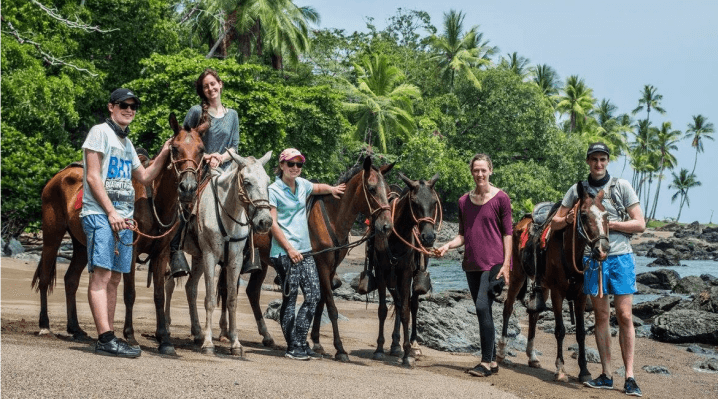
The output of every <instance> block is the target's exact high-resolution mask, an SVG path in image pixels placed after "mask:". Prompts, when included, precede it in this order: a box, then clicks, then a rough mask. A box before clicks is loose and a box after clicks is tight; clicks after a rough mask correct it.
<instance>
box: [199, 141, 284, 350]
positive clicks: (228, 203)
mask: <svg viewBox="0 0 718 399" xmlns="http://www.w3.org/2000/svg"><path fill="white" fill-rule="evenodd" d="M229 154H230V155H231V156H232V159H233V161H234V162H232V164H231V165H230V166H229V167H228V168H227V170H225V171H223V172H222V173H221V174H219V175H217V176H213V177H212V179H211V180H210V182H209V185H210V187H209V188H205V189H204V190H203V191H201V193H200V194H199V195H200V198H199V202H198V204H199V208H198V209H197V217H196V219H194V218H193V220H194V221H193V222H192V223H191V225H192V228H193V230H194V231H195V232H197V233H195V234H192V236H193V238H196V239H197V249H198V251H196V252H195V253H192V273H190V277H189V280H188V281H187V284H186V285H185V291H186V293H187V301H188V303H189V310H190V319H191V333H192V335H193V336H194V340H195V342H197V343H200V342H201V343H202V352H204V353H208V354H213V353H214V344H213V343H212V315H213V313H214V306H215V290H214V289H215V287H214V273H215V265H216V264H218V263H221V264H222V268H223V273H222V274H223V277H221V278H220V281H223V282H224V284H225V286H226V289H223V290H221V291H222V292H223V294H226V296H227V298H225V300H224V302H223V304H224V307H226V311H227V312H226V313H227V319H228V324H229V325H228V326H225V325H223V324H226V321H225V322H224V323H222V322H220V325H222V328H223V329H226V331H224V332H222V333H221V334H220V336H226V337H227V338H228V339H229V341H230V345H231V346H230V350H231V353H232V354H233V355H239V356H242V354H243V350H242V345H241V344H240V343H239V338H238V334H237V288H238V287H237V285H236V284H237V281H238V279H239V274H240V271H241V270H242V262H243V251H244V247H245V245H247V241H248V239H250V241H251V237H250V234H252V231H256V232H257V233H258V234H265V235H266V234H267V233H269V229H270V228H271V227H272V215H271V214H270V213H269V209H270V206H269V193H268V191H267V186H269V176H267V172H266V171H265V170H264V165H265V164H266V163H267V162H268V161H269V159H270V158H271V156H272V152H271V151H269V152H267V153H266V154H264V156H263V157H262V158H260V159H258V160H257V159H255V158H254V157H247V158H245V157H240V156H239V155H236V154H234V151H229ZM250 245H251V244H250ZM187 247H191V246H186V247H185V248H187ZM202 275H204V281H205V288H206V293H205V300H204V306H205V326H204V332H203V331H202V329H201V328H200V324H199V315H198V314H197V286H198V284H199V279H200V277H201V276H202ZM224 315H225V312H222V316H223V317H224Z"/></svg>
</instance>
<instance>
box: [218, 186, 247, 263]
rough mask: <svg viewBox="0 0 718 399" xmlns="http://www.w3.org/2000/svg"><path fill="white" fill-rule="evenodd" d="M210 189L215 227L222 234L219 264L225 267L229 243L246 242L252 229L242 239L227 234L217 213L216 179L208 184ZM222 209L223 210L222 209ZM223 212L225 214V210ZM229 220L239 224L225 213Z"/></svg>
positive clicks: (227, 259) (227, 260) (227, 261)
mask: <svg viewBox="0 0 718 399" xmlns="http://www.w3.org/2000/svg"><path fill="white" fill-rule="evenodd" d="M210 187H212V194H214V212H215V214H216V215H217V227H219V232H220V234H222V240H223V241H224V258H223V260H222V261H221V262H220V266H222V267H225V266H227V265H228V264H229V243H230V242H239V241H243V240H246V239H247V237H249V235H250V234H252V227H251V226H250V227H249V233H248V234H247V235H245V236H244V237H231V236H229V235H228V234H227V230H226V229H225V228H224V223H222V217H221V216H220V213H219V196H218V195H217V181H216V179H213V180H212V181H211V183H210ZM222 209H224V208H222ZM225 212H227V211H226V210H225ZM227 215H228V216H229V218H230V219H232V220H233V221H235V222H236V223H237V224H241V223H240V222H237V221H236V220H235V219H234V218H233V217H232V215H229V213H227Z"/></svg>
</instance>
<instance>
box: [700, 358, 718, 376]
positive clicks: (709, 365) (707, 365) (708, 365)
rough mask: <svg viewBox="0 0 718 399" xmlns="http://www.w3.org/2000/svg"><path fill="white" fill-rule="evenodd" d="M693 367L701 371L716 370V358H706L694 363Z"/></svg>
mask: <svg viewBox="0 0 718 399" xmlns="http://www.w3.org/2000/svg"><path fill="white" fill-rule="evenodd" d="M695 368H696V369H698V370H701V371H707V372H711V373H716V372H718V359H717V358H712V359H708V360H703V361H700V362H698V363H696V365H695Z"/></svg>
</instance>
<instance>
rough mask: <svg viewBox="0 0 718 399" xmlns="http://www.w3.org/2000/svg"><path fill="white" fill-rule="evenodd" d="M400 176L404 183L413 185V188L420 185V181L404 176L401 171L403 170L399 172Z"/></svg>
mask: <svg viewBox="0 0 718 399" xmlns="http://www.w3.org/2000/svg"><path fill="white" fill-rule="evenodd" d="M399 178H400V179H401V180H402V181H403V182H404V183H406V185H407V186H409V187H411V188H416V187H417V186H418V185H419V183H418V182H415V181H413V180H411V179H409V178H408V177H406V176H404V174H403V173H401V172H399Z"/></svg>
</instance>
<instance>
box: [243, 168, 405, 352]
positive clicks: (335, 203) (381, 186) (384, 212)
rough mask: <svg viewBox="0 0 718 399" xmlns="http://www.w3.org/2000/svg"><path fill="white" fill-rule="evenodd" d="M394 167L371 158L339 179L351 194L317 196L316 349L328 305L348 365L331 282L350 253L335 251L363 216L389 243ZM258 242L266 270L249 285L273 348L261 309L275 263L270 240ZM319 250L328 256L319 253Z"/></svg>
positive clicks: (313, 218)
mask: <svg viewBox="0 0 718 399" xmlns="http://www.w3.org/2000/svg"><path fill="white" fill-rule="evenodd" d="M393 166H394V164H389V165H384V166H382V167H381V168H379V169H377V168H376V167H374V166H372V160H371V158H370V157H366V158H365V159H364V161H363V163H362V165H357V166H355V167H352V168H350V169H349V170H348V171H347V172H345V173H344V175H343V176H342V177H340V178H339V182H338V184H341V183H346V190H345V192H344V195H343V196H342V197H341V199H336V198H334V197H332V196H331V195H325V196H317V199H316V201H315V202H314V203H313V205H312V207H311V210H310V212H309V216H308V217H309V235H310V238H311V242H312V250H313V251H314V252H315V253H316V254H315V255H314V260H315V262H316V264H317V272H318V273H319V283H320V287H321V292H322V299H321V300H320V302H319V304H318V305H317V312H316V314H315V316H314V321H313V323H312V332H311V338H312V341H313V343H314V346H313V350H314V351H315V352H317V353H325V351H324V348H323V347H322V345H321V344H320V343H319V328H320V324H321V317H322V312H323V311H324V305H325V304H326V306H327V312H328V314H329V319H330V320H331V322H332V328H333V332H334V348H336V350H337V352H336V355H335V358H336V359H337V360H341V361H344V362H346V361H349V356H348V355H347V352H346V351H345V350H344V346H343V345H342V341H341V338H340V336H339V326H338V323H337V321H338V317H339V313H338V312H337V307H336V304H335V303H334V296H333V295H332V279H333V278H334V277H335V275H336V271H337V267H338V266H339V264H340V263H341V262H342V260H343V259H344V257H345V256H346V254H347V251H348V250H347V249H346V248H343V249H339V250H332V249H333V248H336V247H339V246H342V247H343V246H345V245H347V244H348V241H349V231H350V230H351V227H352V224H353V223H354V221H355V220H356V218H357V216H358V215H359V213H362V214H364V215H366V216H369V217H371V218H372V229H373V231H374V232H375V233H374V234H375V238H376V239H377V240H380V241H381V240H386V237H387V236H388V235H389V233H390V232H391V230H392V221H391V214H390V210H389V204H388V200H387V197H386V194H387V192H388V185H387V184H386V182H385V180H384V175H385V174H386V173H388V172H389V171H390V170H391V168H392V167H393ZM254 242H255V246H257V247H258V248H259V250H260V256H261V260H262V270H261V271H257V272H255V273H252V275H251V277H250V279H249V283H248V284H247V290H246V293H247V296H248V297H249V303H250V304H251V306H252V311H253V313H254V318H255V320H256V321H257V329H258V330H259V334H261V335H262V337H263V339H262V344H264V345H265V346H274V338H272V336H271V334H270V333H269V331H268V330H267V326H266V324H265V323H264V317H263V315H262V310H261V308H260V306H259V297H260V293H261V289H262V282H263V281H264V278H265V277H266V275H267V266H268V265H269V264H270V260H269V249H270V246H271V236H270V235H264V236H262V235H258V234H255V235H254ZM319 251H325V252H321V253H317V252H319Z"/></svg>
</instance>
